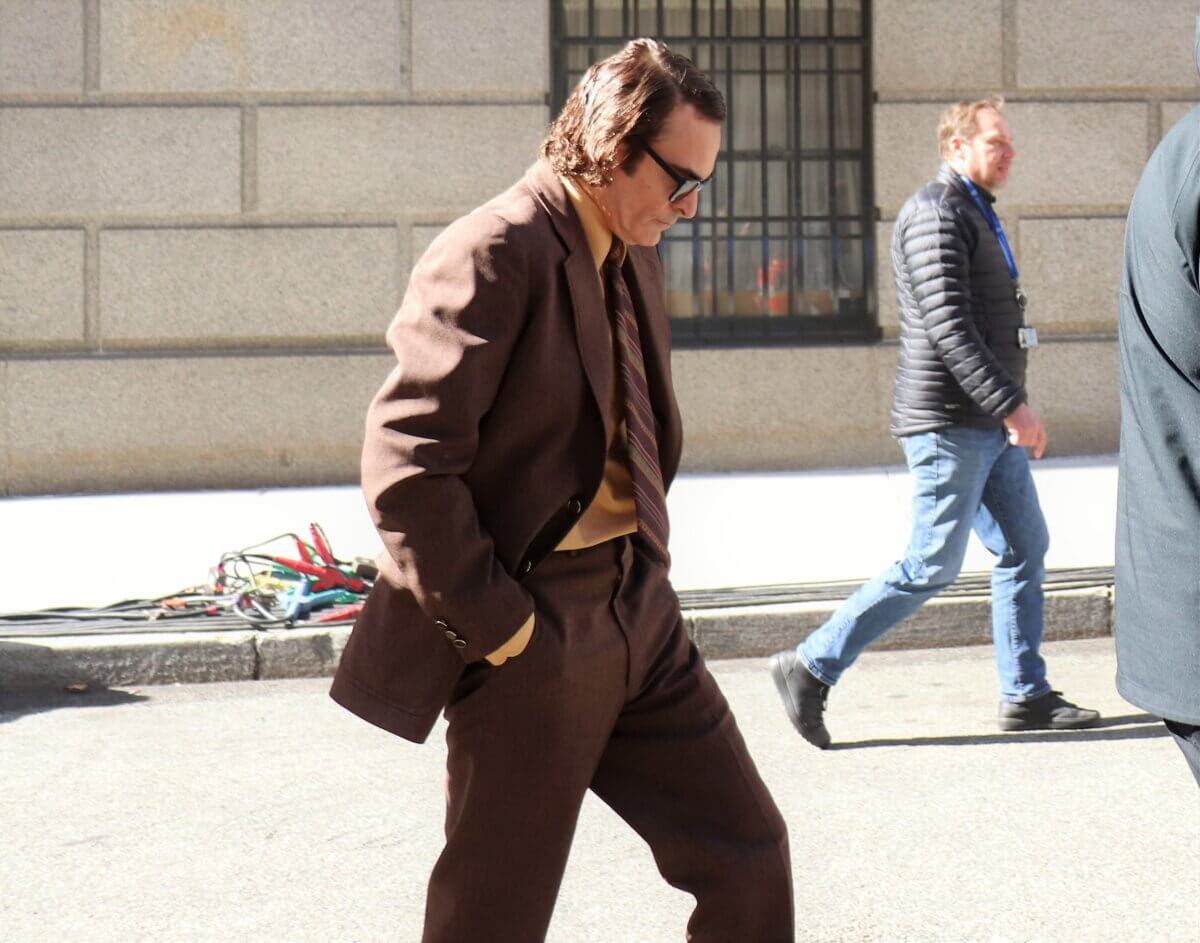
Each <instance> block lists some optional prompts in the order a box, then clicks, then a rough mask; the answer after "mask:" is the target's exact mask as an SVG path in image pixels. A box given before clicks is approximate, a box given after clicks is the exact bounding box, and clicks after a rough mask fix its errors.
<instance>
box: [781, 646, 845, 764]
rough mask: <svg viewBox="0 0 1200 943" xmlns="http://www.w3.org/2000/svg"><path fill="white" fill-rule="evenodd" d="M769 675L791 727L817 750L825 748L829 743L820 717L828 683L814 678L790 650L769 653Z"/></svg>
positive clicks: (823, 707) (822, 713) (826, 696)
mask: <svg viewBox="0 0 1200 943" xmlns="http://www.w3.org/2000/svg"><path fill="white" fill-rule="evenodd" d="M771 677H772V678H774V679H775V688H776V689H777V690H778V691H779V696H780V697H781V698H783V706H784V708H785V709H786V710H787V714H788V717H789V718H790V719H791V721H792V726H793V727H795V728H796V729H797V730H798V731H800V736H802V737H803V738H804V739H805V740H807V741H808V742H809V743H811V744H812V745H813V746H814V747H816V748H817V749H818V750H824V749H826V748H827V747H828V746H829V744H830V742H831V740H830V737H829V731H828V730H826V729H825V720H824V717H825V702H826V701H827V700H828V699H829V685H827V684H826V683H825V682H823V681H819V680H817V679H816V678H814V677H813V676H812V674H811V673H810V672H809V670H808V669H807V668H806V667H804V662H802V661H800V659H798V658H797V657H796V653H795V652H794V651H791V650H790V649H789V650H788V651H783V652H778V653H777V654H774V655H772V656H771Z"/></svg>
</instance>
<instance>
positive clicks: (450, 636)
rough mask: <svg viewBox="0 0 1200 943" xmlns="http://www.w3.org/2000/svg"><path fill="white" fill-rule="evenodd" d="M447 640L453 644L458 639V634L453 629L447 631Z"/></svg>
mask: <svg viewBox="0 0 1200 943" xmlns="http://www.w3.org/2000/svg"><path fill="white" fill-rule="evenodd" d="M446 638H448V639H450V641H452V642H453V641H454V640H455V639H456V638H458V633H457V632H455V631H454V630H453V629H447V630H446Z"/></svg>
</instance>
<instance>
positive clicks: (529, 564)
mask: <svg viewBox="0 0 1200 943" xmlns="http://www.w3.org/2000/svg"><path fill="white" fill-rule="evenodd" d="M532 569H533V561H532V560H526V561H525V562H524V563H522V564H521V572H522V573H528V572H529V571H530V570H532Z"/></svg>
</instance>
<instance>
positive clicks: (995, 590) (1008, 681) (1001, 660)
mask: <svg viewBox="0 0 1200 943" xmlns="http://www.w3.org/2000/svg"><path fill="white" fill-rule="evenodd" d="M975 532H976V533H977V534H978V535H979V539H980V540H981V541H983V544H984V546H985V547H987V548H988V550H990V551H991V552H992V553H994V554H995V555H996V557H997V558H998V559H997V561H996V565H995V566H994V567H993V569H992V641H993V643H994V645H995V652H996V672H997V674H998V676H999V679H1000V696H1001V697H1002V698H1003V699H1004V700H1006V701H1028V700H1032V699H1033V698H1036V697H1040V696H1041V695H1043V694H1046V693H1047V692H1048V691H1049V690H1050V685H1049V683H1048V682H1047V681H1046V662H1045V660H1044V659H1043V658H1042V656H1041V653H1040V650H1039V649H1040V647H1041V643H1042V606H1043V597H1042V581H1043V579H1044V577H1045V572H1046V571H1045V564H1044V561H1045V556H1046V550H1047V548H1048V547H1049V545H1050V536H1049V532H1048V531H1047V529H1046V519H1045V517H1044V516H1043V514H1042V508H1041V505H1040V504H1039V503H1038V496H1037V487H1036V486H1035V485H1034V482H1033V475H1032V473H1031V472H1030V470H1029V459H1028V458H1027V457H1026V455H1025V450H1024V449H1021V448H1016V447H1014V446H1010V445H1007V444H1006V445H1004V446H1003V448H1002V450H1001V452H1000V454H999V456H998V457H997V459H996V462H995V464H994V465H993V466H992V470H991V473H990V474H989V475H988V479H987V484H986V485H985V486H984V489H983V498H982V504H981V507H980V508H979V512H978V513H977V514H976V516H975Z"/></svg>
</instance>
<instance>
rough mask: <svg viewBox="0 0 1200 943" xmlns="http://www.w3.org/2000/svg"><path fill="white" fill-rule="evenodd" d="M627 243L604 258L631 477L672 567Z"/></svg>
mask: <svg viewBox="0 0 1200 943" xmlns="http://www.w3.org/2000/svg"><path fill="white" fill-rule="evenodd" d="M624 254H625V246H624V245H623V244H622V243H621V240H620V239H617V238H616V237H615V236H614V237H613V244H612V248H611V249H610V250H609V253H608V257H607V258H606V259H605V260H604V275H605V280H606V282H607V284H608V306H609V309H610V310H611V312H612V323H613V331H614V333H615V335H616V349H617V366H618V370H619V373H620V375H621V388H622V392H623V393H624V400H625V431H626V436H627V438H628V444H629V477H630V478H631V479H632V480H633V502H634V506H635V507H636V509H637V518H638V534H639V535H640V536H641V537H642V539H643V540H644V541H645V543H646V546H647V548H648V549H649V550H650V552H651V554H652V555H653V556H655V557H657V558H658V560H659V561H660V562H661V563H662V564H663V565H664V566H669V565H670V562H671V555H670V554H669V553H668V552H667V535H668V533H669V532H670V526H669V524H668V522H667V498H666V489H665V488H663V479H662V470H661V469H660V468H659V467H658V442H657V441H656V439H655V435H654V411H653V409H651V408H650V392H649V390H648V389H647V387H646V365H645V362H644V361H643V360H642V343H641V340H640V339H639V338H638V326H637V316H636V315H635V314H634V310H633V298H632V297H630V294H629V286H628V285H626V284H625V276H624V275H622V274H621V259H622V256H624Z"/></svg>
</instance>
